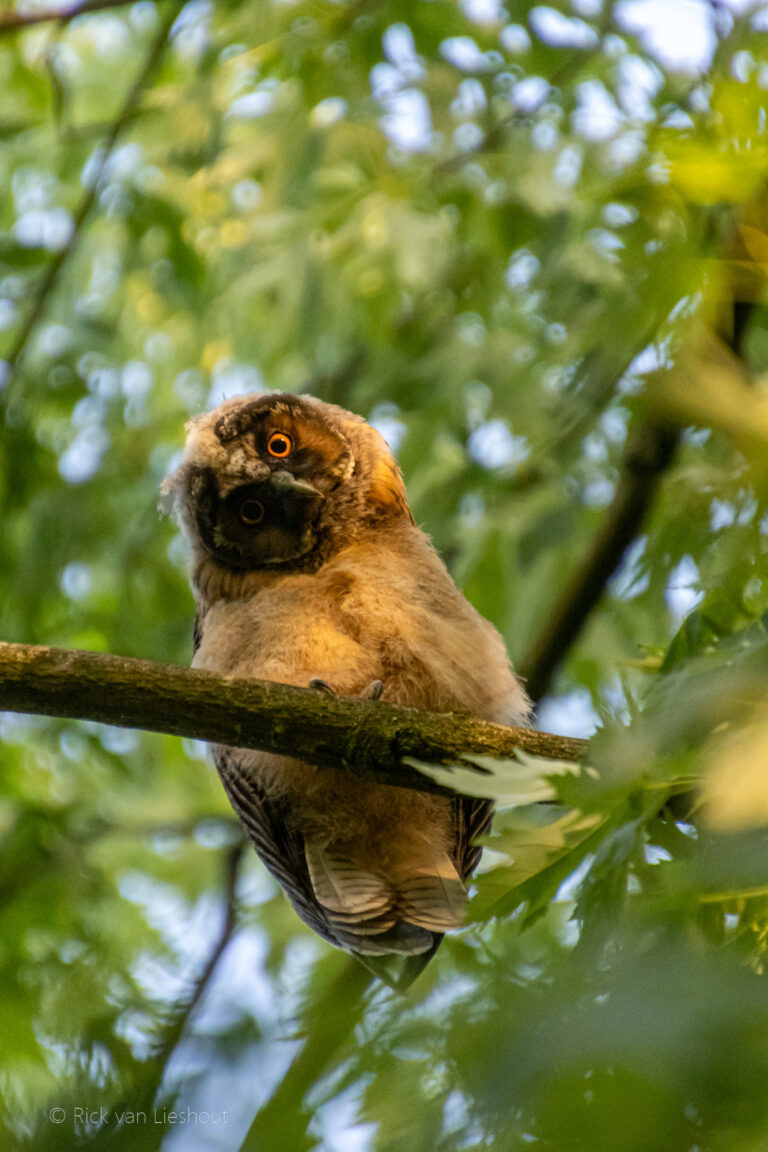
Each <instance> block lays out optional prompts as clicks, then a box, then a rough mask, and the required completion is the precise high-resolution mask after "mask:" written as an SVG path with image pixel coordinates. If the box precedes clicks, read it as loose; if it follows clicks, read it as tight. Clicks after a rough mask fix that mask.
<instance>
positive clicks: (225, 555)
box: [195, 469, 324, 572]
mask: <svg viewBox="0 0 768 1152" xmlns="http://www.w3.org/2000/svg"><path fill="white" fill-rule="evenodd" d="M196 487H197V492H196V497H197V498H196V500H195V515H196V520H197V529H198V532H199V534H200V539H201V541H202V543H203V545H204V547H205V549H206V551H207V552H209V553H210V554H211V555H212V556H213V557H214V558H215V559H216V560H218V561H219V563H220V564H222V565H223V566H224V567H226V568H233V569H236V570H237V571H241V572H244V571H253V570H256V569H259V568H269V567H273V566H275V565H283V564H288V563H290V561H292V560H297V559H298V558H299V557H301V556H305V555H306V554H307V553H308V552H310V551H311V550H312V548H313V547H314V546H315V543H316V533H315V531H314V527H315V523H316V521H317V518H318V514H319V512H320V507H321V505H322V503H323V500H324V496H323V494H322V493H321V492H319V491H318V490H317V488H315V487H314V486H313V485H312V484H310V483H309V482H308V481H306V480H300V479H297V478H296V477H295V476H293V475H292V474H291V473H290V472H287V471H282V470H281V471H276V472H273V473H272V474H271V475H270V476H269V478H268V479H265V480H258V481H255V482H253V483H250V484H241V485H239V486H238V487H236V488H232V489H230V490H229V491H228V492H226V493H225V494H224V495H221V493H220V492H219V488H218V485H217V483H216V478H215V476H214V475H213V473H212V472H211V471H210V470H207V469H206V470H205V473H204V474H200V475H199V477H198V483H197V485H196Z"/></svg>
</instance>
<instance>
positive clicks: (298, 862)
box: [214, 747, 339, 944]
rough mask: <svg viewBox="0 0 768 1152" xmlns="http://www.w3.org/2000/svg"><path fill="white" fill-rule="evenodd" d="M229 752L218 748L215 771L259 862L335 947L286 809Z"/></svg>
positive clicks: (316, 929) (301, 848) (335, 937)
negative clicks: (217, 772) (250, 777)
mask: <svg viewBox="0 0 768 1152" xmlns="http://www.w3.org/2000/svg"><path fill="white" fill-rule="evenodd" d="M233 755H234V754H233V752H232V751H231V750H230V749H227V748H222V747H218V748H216V750H215V753H214V760H215V762H216V767H217V768H218V770H219V775H220V777H221V781H222V784H223V785H224V788H225V790H226V793H227V796H228V797H229V800H230V803H231V804H232V807H233V808H234V810H235V812H236V813H237V815H238V817H239V818H240V821H241V823H242V824H243V826H244V827H245V829H246V831H247V833H248V835H249V836H250V838H251V840H252V841H253V845H254V847H255V849H256V851H257V853H258V854H259V856H260V858H261V860H262V861H263V862H264V864H265V865H266V867H267V868H268V869H269V871H270V872H271V873H272V875H273V876H274V878H275V880H277V882H278V883H279V884H281V885H282V886H283V888H284V889H285V891H286V893H287V894H288V897H289V899H290V901H291V903H292V904H293V906H294V908H295V909H296V911H297V912H298V914H299V916H300V917H301V919H302V920H303V921H304V923H305V924H308V925H309V927H310V928H312V930H313V931H314V932H317V934H318V936H322V937H323V939H324V940H328V941H329V943H331V944H338V943H339V940H338V934H337V933H334V932H333V931H332V929H331V926H330V924H329V923H328V920H327V918H326V916H325V915H324V914H323V910H322V908H321V907H320V905H319V904H318V902H317V900H316V899H315V898H314V896H313V893H312V885H311V883H310V879H309V873H308V871H307V864H306V860H305V857H304V844H303V841H302V840H301V839H300V838H299V837H297V836H296V835H295V834H293V833H292V832H291V830H290V826H289V824H288V822H287V820H286V807H285V805H284V804H283V803H281V802H280V800H275V799H274V798H272V797H267V795H266V794H265V793H264V791H263V790H262V789H261V788H259V786H258V784H257V783H255V781H254V780H252V779H249V778H248V777H246V776H245V775H244V774H243V773H242V772H241V771H240V768H239V767H238V765H237V764H236V763H235V762H234V759H233Z"/></svg>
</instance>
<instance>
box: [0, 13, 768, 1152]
mask: <svg viewBox="0 0 768 1152" xmlns="http://www.w3.org/2000/svg"><path fill="white" fill-rule="evenodd" d="M661 7H663V9H664V11H663V13H662V15H661V17H660V16H659V12H660V10H661ZM661 7H660V6H656V5H653V4H651V3H647V2H645V0H631V2H627V0H621V2H616V3H611V2H608V0H606V3H605V4H604V5H600V4H598V3H592V2H590V0H573V3H568V4H555V5H553V6H542V5H534V4H530V3H526V2H522V3H514V4H513V3H511V2H510V3H504V2H502V0H462V3H456V2H454V0H430V2H428V3H427V2H424V0H423V2H420V3H417V4H411V5H408V6H404V5H403V4H401V3H397V2H395V0H376V2H372V0H360V2H356V3H350V4H339V3H334V2H332V0H293V2H291V3H282V2H279V0H228V2H227V3H221V4H216V5H213V4H211V3H208V2H207V0H191V2H190V3H187V4H186V5H184V6H183V7H179V9H178V10H174V9H172V7H171V6H170V4H169V2H168V0H158V2H157V3H154V2H152V0H139V2H138V3H134V4H126V5H125V6H116V7H114V6H105V8H104V9H103V10H98V3H95V4H94V5H93V8H94V9H95V10H94V11H91V12H89V13H87V14H84V15H82V16H80V17H78V18H75V19H70V20H61V21H55V20H50V19H47V20H38V18H37V16H36V12H37V9H36V8H35V7H34V6H32V5H26V4H25V5H20V6H19V8H18V9H11V8H9V9H7V11H6V12H4V13H2V14H0V187H2V189H3V194H2V195H0V418H1V419H2V435H1V436H0V525H1V533H2V535H1V537H0V539H1V544H0V635H1V636H2V637H3V639H7V640H13V641H21V642H30V643H46V644H56V645H61V646H65V647H66V646H71V647H81V648H90V649H96V650H103V651H111V652H116V653H123V654H126V655H131V656H144V657H148V658H154V659H159V660H170V661H177V662H180V663H186V662H188V660H189V658H190V651H191V619H192V615H193V604H192V598H191V594H190V592H189V589H188V585H187V580H186V556H185V552H184V547H183V544H182V542H181V541H180V539H179V537H178V536H177V535H176V533H175V531H174V529H173V528H172V526H171V525H170V523H169V522H168V521H166V520H161V519H159V518H158V515H157V511H156V505H157V499H158V490H159V486H160V484H161V482H162V479H163V477H164V475H165V474H166V472H167V471H168V470H169V468H172V467H173V465H174V462H175V461H176V460H177V458H178V457H177V454H178V452H179V450H180V446H181V443H182V437H183V424H184V422H185V421H186V420H187V419H188V418H189V417H190V416H192V415H194V414H196V413H198V412H200V411H202V410H204V409H205V408H206V407H208V406H210V405H212V404H215V403H217V402H218V401H219V400H221V399H222V398H224V397H226V396H233V395H237V394H240V393H246V392H254V391H258V390H261V389H271V388H281V389H288V390H306V391H310V392H312V393H314V394H317V395H319V396H321V397H322V398H324V399H326V400H329V401H332V402H335V403H339V404H342V405H344V406H346V407H348V408H351V409H353V410H354V411H357V412H360V413H361V414H362V415H364V416H365V417H366V418H368V419H369V420H371V421H372V422H373V423H374V424H375V425H376V427H378V428H379V429H380V431H381V432H382V433H383V434H384V435H385V436H386V437H387V439H388V440H389V442H390V443H391V445H392V447H393V449H394V450H395V452H396V454H397V456H398V458H399V460H400V463H401V465H402V467H403V470H404V473H405V477H406V481H407V486H408V491H409V497H410V501H411V504H412V507H413V510H414V515H415V517H416V519H417V521H418V522H419V523H420V524H421V525H422V526H423V527H424V528H425V530H426V531H428V532H429V533H430V535H431V536H432V538H433V540H434V541H435V544H436V545H437V547H438V548H439V549H440V551H441V553H442V554H443V555H444V557H445V558H446V561H447V563H448V564H449V566H450V568H451V571H452V572H453V574H454V576H455V578H456V580H457V581H458V583H459V584H460V585H461V587H462V588H463V590H464V591H465V593H466V595H467V596H468V597H469V598H470V599H471V600H472V602H473V603H474V604H475V605H476V606H477V607H478V609H479V610H480V611H481V612H483V613H484V614H485V615H486V616H487V617H488V618H489V619H491V620H492V621H493V623H494V624H495V625H496V626H497V627H498V628H499V629H500V630H501V632H502V633H503V635H504V638H505V640H506V643H507V645H508V648H509V651H510V654H511V656H512V658H513V660H514V661H515V662H516V663H517V664H518V665H521V664H523V663H524V662H525V661H526V660H528V658H529V654H530V653H532V652H535V651H536V648H537V644H538V643H539V641H540V639H541V637H542V636H546V635H547V629H548V628H549V627H550V626H551V621H552V619H553V610H554V607H555V605H557V604H558V603H559V602H560V601H561V598H562V597H563V596H565V595H569V594H570V593H569V589H571V588H572V584H573V574H574V572H575V571H576V570H577V569H578V568H579V566H580V565H581V563H582V561H583V559H584V558H585V557H586V556H588V555H591V554H592V551H593V549H594V547H595V539H596V538H597V534H598V532H599V531H600V529H601V526H602V525H604V524H605V523H606V515H607V512H608V510H609V509H611V508H612V506H613V504H612V502H613V501H614V500H615V499H618V495H620V494H621V493H622V492H623V491H624V490H625V488H624V482H625V480H626V477H627V476H628V474H629V473H631V468H630V463H631V460H630V458H631V451H630V450H629V448H628V446H629V445H631V444H632V443H633V442H634V439H635V436H636V434H637V433H638V432H642V430H643V429H646V428H648V427H649V426H656V425H657V424H658V422H666V423H667V424H670V423H671V424H672V425H673V426H674V430H675V434H676V435H679V440H678V443H677V448H676V451H675V453H674V455H672V454H670V459H669V460H668V461H665V462H664V464H663V466H662V467H661V468H660V469H659V475H658V479H659V490H658V494H657V497H656V499H655V501H653V502H652V503H651V501H650V499H648V500H645V503H644V504H643V509H642V510H643V512H644V513H646V514H644V515H641V516H640V517H639V524H640V526H639V528H638V529H637V530H636V531H633V538H632V540H631V543H630V545H629V547H628V548H627V549H626V550H625V551H624V553H623V557H622V559H621V562H620V564H619V566H618V568H617V570H616V571H615V572H613V574H612V575H611V578H610V580H609V581H608V583H607V586H606V587H605V589H604V590H603V584H602V581H601V582H600V584H599V587H598V593H599V592H601V591H602V595H600V596H599V597H598V603H597V607H596V609H595V610H594V611H592V612H591V613H589V614H588V615H587V614H586V613H583V614H582V615H584V616H586V619H580V620H579V625H580V628H579V629H577V630H576V638H575V640H574V641H573V643H570V644H568V645H565V644H564V643H562V644H558V637H557V636H555V637H554V639H555V656H556V661H555V663H556V668H555V671H554V674H553V675H552V676H550V675H549V674H547V676H546V677H544V678H543V682H542V683H543V686H542V699H541V701H540V702H539V709H538V722H539V724H540V726H541V727H542V728H544V729H549V730H554V731H558V732H563V733H565V734H567V735H573V736H582V735H591V734H592V733H593V732H595V731H597V735H596V737H595V739H594V741H593V745H592V754H591V756H590V761H589V764H587V765H584V766H583V770H582V771H581V772H580V773H578V774H572V773H567V774H563V775H560V776H552V775H551V766H550V771H549V774H548V773H547V772H546V771H544V770H541V771H540V770H539V768H538V766H537V765H535V764H534V765H533V767H531V765H530V764H529V765H528V767H527V768H525V767H523V766H520V767H519V768H514V766H512V768H513V769H514V772H517V776H516V778H513V779H512V780H511V781H510V780H509V779H506V783H504V780H501V781H500V780H499V779H496V780H495V783H494V777H480V779H482V780H484V781H485V782H486V783H487V784H488V786H489V787H490V788H491V790H492V791H493V790H494V788H495V789H496V790H497V791H498V787H499V785H500V783H501V784H503V787H504V790H505V792H506V799H504V798H502V804H506V805H507V807H505V808H504V809H503V810H502V811H500V812H499V814H498V815H497V819H496V823H495V829H494V833H493V834H492V835H491V836H490V837H488V838H487V841H486V854H485V857H484V862H483V865H482V868H481V871H480V873H479V875H478V876H477V879H476V884H475V897H474V900H473V902H472V903H471V904H470V916H469V924H468V927H467V928H466V930H465V931H463V932H461V933H457V934H455V935H454V936H453V937H452V938H451V939H449V940H447V941H446V942H445V943H444V944H443V946H442V947H441V949H440V952H439V953H438V955H437V957H436V959H435V960H434V961H433V962H432V964H431V965H430V966H429V967H428V968H427V970H426V971H425V973H424V974H423V976H422V977H421V978H420V979H419V981H418V982H417V983H416V984H415V985H414V987H413V988H412V989H411V991H410V992H409V994H408V996H407V997H406V998H402V997H398V996H396V995H394V994H393V993H391V992H390V991H388V990H387V989H385V988H383V987H381V986H378V985H371V984H370V978H369V975H368V973H367V972H365V970H363V969H362V968H360V967H358V966H356V965H355V964H354V962H353V961H352V960H351V959H349V958H347V957H345V956H343V955H342V954H339V953H337V952H334V951H333V950H332V949H330V948H329V947H328V946H326V945H325V944H323V943H322V942H320V941H319V940H317V939H316V938H314V937H313V936H312V935H311V934H310V933H309V932H308V931H307V930H306V929H305V928H304V927H303V926H302V924H301V923H300V922H299V921H298V920H297V919H296V917H295V915H294V914H293V912H292V911H291V909H290V907H289V906H288V904H287V902H286V900H285V898H284V897H283V896H282V894H281V893H280V892H278V891H277V890H276V888H275V885H274V884H273V883H272V881H271V880H270V878H269V877H268V876H267V875H266V873H265V872H264V870H263V869H262V868H261V866H260V865H259V864H258V862H257V861H256V859H255V858H254V857H253V855H252V854H251V853H247V854H245V855H244V856H242V857H241V856H240V854H239V841H238V837H239V833H238V831H237V828H236V826H235V824H234V821H233V819H232V816H231V813H230V812H229V809H228V806H227V804H226V801H225V799H224V797H223V794H222V791H221V789H220V786H219V784H218V781H217V779H216V777H215V774H214V773H213V771H212V769H211V767H210V766H209V764H208V763H207V761H206V758H205V751H204V749H203V748H202V747H201V746H199V745H198V744H197V743H195V742H194V741H179V740H173V739H170V738H163V737H159V736H151V735H149V734H140V733H134V732H126V731H120V730H117V729H107V728H105V727H103V726H100V725H97V724H88V723H83V724H76V723H72V722H68V721H57V720H43V719H36V718H23V717H20V716H14V715H10V714H8V715H5V716H3V717H0V741H1V743H0V781H1V785H2V786H1V787H0V838H1V840H2V853H1V854H0V970H1V972H2V976H1V978H0V1027H1V1028H2V1034H3V1055H2V1058H1V1060H0V1094H1V1095H2V1100H3V1105H4V1107H3V1113H2V1124H3V1125H4V1134H3V1141H2V1143H3V1147H8V1148H19V1149H21V1148H35V1149H51V1150H56V1152H58V1150H60V1149H61V1148H62V1147H66V1148H76V1147H83V1146H88V1145H94V1146H96V1147H99V1148H109V1147H114V1148H121V1149H126V1150H129V1149H142V1150H143V1152H144V1150H146V1149H148V1148H150V1147H151V1148H162V1149H163V1152H176V1150H178V1149H181V1148H183V1149H184V1150H185V1152H198V1150H206V1152H209V1150H215V1149H226V1150H229V1149H236V1148H240V1147H241V1146H242V1147H244V1148H264V1147H268V1148H269V1149H270V1152H278V1150H280V1149H283V1148H285V1149H290V1150H291V1152H294V1150H295V1149H298V1148H307V1149H309V1148H324V1149H327V1150H328V1152H367V1150H368V1149H370V1150H372V1152H385V1150H395V1149H397V1150H400V1149H403V1148H416V1147H424V1148H432V1149H436V1150H439V1152H453V1150H456V1152H458V1150H459V1149H461V1150H466V1149H469V1150H471V1149H479V1148H484V1147H489V1146H493V1147H494V1148H499V1149H504V1150H506V1149H510V1150H511V1149H517V1148H520V1149H522V1148H523V1147H525V1148H528V1147H529V1146H531V1145H533V1146H534V1147H535V1146H540V1147H544V1148H548V1149H554V1150H557V1152H577V1150H579V1149H582V1148H583V1149H585V1152H586V1150H589V1152H599V1150H600V1149H603V1148H604V1149H606V1150H610V1152H634V1150H638V1152H640V1150H645V1149H647V1148H663V1149H665V1150H667V1152H674V1150H675V1149H678V1148H679V1149H680V1150H681V1152H682V1150H683V1149H686V1150H687V1149H693V1148H701V1149H707V1150H714V1152H720V1150H722V1152H756V1150H757V1149H758V1148H762V1147H763V1146H764V1145H765V1142H766V1139H768V1113H767V1112H766V1103H765V1092H764V1083H765V1077H766V1073H767V1072H768V1048H767V1047H766V1039H765V1037H766V1035H768V1031H767V1027H768V999H767V993H766V985H765V982H764V980H765V978H764V975H763V969H764V966H765V951H766V936H767V934H768V900H767V898H766V893H768V854H767V853H766V845H765V837H766V831H765V828H766V823H767V820H766V807H765V797H764V795H763V793H764V788H763V784H762V763H763V748H764V745H765V715H764V708H765V705H764V701H765V699H766V695H767V693H766V688H768V683H767V673H768V665H767V664H766V659H767V657H768V647H766V620H767V619H768V617H766V612H767V611H768V568H767V567H766V564H767V561H766V554H767V547H766V544H767V542H768V517H767V516H766V507H765V500H766V471H765V460H766V459H768V451H766V449H768V421H767V420H766V374H767V373H768V311H766V291H765V278H766V267H768V200H767V199H766V177H767V176H768V152H767V151H766V141H765V131H766V129H765V92H766V87H767V86H768V56H767V54H766V47H765V28H766V12H765V8H764V6H761V5H760V4H756V5H752V6H750V5H743V4H735V3H734V4H733V5H732V6H731V5H728V4H726V5H705V4H690V3H684V2H682V0H681V2H680V3H678V2H677V0H670V2H669V3H668V4H665V5H664V6H661ZM176 11H178V15H176ZM17 17H18V19H17ZM11 20H15V21H16V23H21V25H22V26H21V28H20V29H17V30H15V31H12V30H11V28H10V24H9V21H11ZM4 21H5V23H4ZM164 21H166V22H167V23H168V24H170V22H171V21H173V28H172V30H171V31H170V33H169V34H166V32H167V29H166V28H164V26H163V22H164ZM25 23H26V27H25V26H24V24H25ZM109 144H111V148H110V149H109V150H108V151H105V146H106V145H109ZM52 269H53V270H57V274H56V275H55V276H51V272H52ZM646 495H647V493H646ZM643 499H644V498H643ZM577 608H578V604H577ZM582 624H583V627H581V625H582ZM526 666H527V665H526ZM486 767H488V766H487V765H486ZM493 770H494V769H492V771H493ZM495 771H496V772H497V775H498V773H499V772H501V773H502V774H504V773H506V777H509V776H510V772H511V769H510V766H507V768H503V767H502V768H501V769H498V768H497V769H495ZM545 778H546V779H545ZM702 779H703V780H705V787H704V791H703V793H701V792H699V791H698V787H699V782H700V781H702ZM537 789H538V791H537ZM542 789H546V792H544V791H542ZM532 790H533V792H532ZM702 795H703V797H704V800H705V803H704V807H703V809H701V810H700V806H701V798H702ZM235 859H236V860H237V861H238V863H237V867H236V869H235V870H234V872H233V870H232V867H231V862H232V861H233V860H235ZM55 1109H61V1110H62V1111H61V1113H55V1111H52V1110H55ZM154 1109H157V1112H156V1113H155V1111H154ZM78 1110H79V1111H78ZM142 1110H145V1111H146V1115H145V1117H144V1118H143V1119H142V1117H141V1116H140V1115H139V1116H137V1117H136V1122H135V1123H133V1124H131V1123H130V1122H128V1120H127V1119H126V1117H127V1116H128V1115H129V1113H132V1112H134V1113H139V1112H141V1111H142ZM171 1114H172V1115H173V1118H172V1119H171V1118H169V1117H170V1115H171ZM120 1116H122V1117H123V1120H122V1122H120V1121H119V1117H120Z"/></svg>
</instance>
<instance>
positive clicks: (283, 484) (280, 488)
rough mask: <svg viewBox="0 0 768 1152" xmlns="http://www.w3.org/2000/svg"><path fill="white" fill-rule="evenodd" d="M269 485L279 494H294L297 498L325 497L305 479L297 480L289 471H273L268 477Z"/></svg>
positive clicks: (312, 498) (321, 498) (314, 498)
mask: <svg viewBox="0 0 768 1152" xmlns="http://www.w3.org/2000/svg"><path fill="white" fill-rule="evenodd" d="M269 483H270V485H271V487H272V488H273V489H274V490H275V492H277V493H278V494H279V495H281V496H282V495H284V496H288V495H290V496H296V497H298V498H299V499H301V498H302V497H304V499H307V500H317V499H318V498H319V499H320V500H323V499H324V498H325V497H324V496H323V493H322V492H320V491H318V489H317V488H315V487H314V486H313V485H312V484H310V483H309V481H307V480H297V479H296V477H295V476H292V475H291V473H290V472H282V471H281V472H273V473H272V475H271V476H270V478H269Z"/></svg>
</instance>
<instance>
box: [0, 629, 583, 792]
mask: <svg viewBox="0 0 768 1152" xmlns="http://www.w3.org/2000/svg"><path fill="white" fill-rule="evenodd" d="M0 710H5V711H10V712H26V713H33V714H38V715H43V716H59V717H66V718H70V719H77V720H95V721H99V722H100V723H103V724H115V725H117V726H118V727H122V728H143V729H146V730H147V731H149V732H166V733H169V734H171V735H173V736H188V737H192V738H196V739H199V740H208V741H211V742H213V743H219V744H231V745H234V746H236V747H239V748H255V749H259V750H261V751H264V752H275V753H279V754H281V755H286V756H295V757H297V758H299V759H302V760H305V761H308V762H309V763H311V764H317V765H318V767H320V768H325V767H339V766H340V765H342V766H344V767H346V768H348V769H349V771H350V772H353V773H354V774H355V775H357V776H362V777H364V778H366V779H369V780H375V781H378V782H379V783H382V784H397V785H400V786H402V787H406V788H415V789H418V790H419V791H423V792H443V791H445V790H444V789H442V788H440V787H439V786H438V785H437V784H435V783H433V782H432V781H431V780H429V779H427V777H426V776H423V775H422V774H421V773H419V772H418V771H416V770H415V769H413V768H411V767H409V766H408V765H407V764H405V763H404V762H403V761H404V760H405V759H406V758H412V759H415V760H422V761H426V762H428V763H432V764H456V763H459V762H460V761H461V758H462V755H464V754H468V753H470V754H471V753H482V754H483V755H486V756H496V757H509V756H512V755H513V754H514V752H515V750H516V749H518V748H519V749H522V750H523V751H525V752H529V753H532V754H534V755H537V756H544V757H547V758H549V759H557V760H572V761H576V760H581V759H583V758H584V756H585V753H586V749H587V742H586V740H575V739H570V738H568V737H564V736H554V735H551V734H548V733H546V732H535V731H532V730H531V729H528V728H508V727H505V726H504V725H502V724H489V723H487V722H486V721H483V720H476V719H475V718H474V717H473V716H470V715H468V714H464V713H435V712H421V711H417V710H416V709H413V708H399V707H393V706H392V705H390V704H385V703H383V702H381V701H372V700H353V699H350V698H344V697H336V696H331V695H329V694H328V693H325V692H317V691H314V690H311V689H309V688H295V687H292V686H290V685H288V684H276V683H273V682H271V681H268V680H242V679H229V678H226V677H223V676H217V675H214V674H213V673H211V672H199V671H197V670H195V669H191V668H180V667H177V666H175V665H172V664H156V663H154V662H152V661H149V660H133V659H127V658H125V657H122V656H111V655H104V654H102V653H98V652H80V651H75V650H70V649H64V648H40V647H35V646H33V645H28V644H2V643H0Z"/></svg>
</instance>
